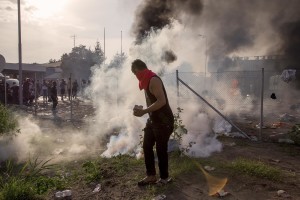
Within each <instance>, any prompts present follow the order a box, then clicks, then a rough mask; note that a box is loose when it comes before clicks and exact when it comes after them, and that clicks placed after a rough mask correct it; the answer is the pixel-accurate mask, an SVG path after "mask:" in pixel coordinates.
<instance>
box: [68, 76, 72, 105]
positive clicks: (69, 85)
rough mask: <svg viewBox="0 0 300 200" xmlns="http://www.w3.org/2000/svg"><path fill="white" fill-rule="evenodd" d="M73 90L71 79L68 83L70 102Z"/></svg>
mask: <svg viewBox="0 0 300 200" xmlns="http://www.w3.org/2000/svg"><path fill="white" fill-rule="evenodd" d="M71 89H72V83H71V78H69V81H68V83H67V90H68V97H69V101H70V100H71V92H72V91H71Z"/></svg>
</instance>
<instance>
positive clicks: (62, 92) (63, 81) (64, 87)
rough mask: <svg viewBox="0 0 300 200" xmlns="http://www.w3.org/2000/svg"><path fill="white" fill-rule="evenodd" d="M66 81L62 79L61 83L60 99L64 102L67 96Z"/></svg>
mask: <svg viewBox="0 0 300 200" xmlns="http://www.w3.org/2000/svg"><path fill="white" fill-rule="evenodd" d="M66 85H67V84H66V81H65V80H64V79H61V82H60V85H59V87H60V97H61V100H62V101H63V100H64V95H65V91H66Z"/></svg>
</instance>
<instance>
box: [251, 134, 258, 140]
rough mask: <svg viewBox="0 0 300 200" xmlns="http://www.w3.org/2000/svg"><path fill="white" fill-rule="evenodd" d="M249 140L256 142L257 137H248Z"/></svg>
mask: <svg viewBox="0 0 300 200" xmlns="http://www.w3.org/2000/svg"><path fill="white" fill-rule="evenodd" d="M250 139H251V140H252V141H258V139H257V137H256V136H254V135H252V136H250Z"/></svg>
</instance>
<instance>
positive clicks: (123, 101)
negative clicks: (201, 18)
mask: <svg viewBox="0 0 300 200" xmlns="http://www.w3.org/2000/svg"><path fill="white" fill-rule="evenodd" d="M185 33H186V34H185ZM191 36H193V38H194V39H195V40H198V39H199V38H198V36H197V35H195V34H194V35H193V34H191V32H190V31H189V30H185V28H184V27H183V26H182V25H180V24H179V23H177V22H174V23H173V25H172V26H171V27H167V28H165V29H162V30H160V31H155V32H154V31H153V32H152V33H151V34H150V36H149V37H148V38H147V39H145V41H144V42H143V43H142V44H141V45H138V46H133V47H132V48H131V51H130V55H129V58H128V60H127V63H125V65H124V66H123V67H122V68H121V69H108V68H106V67H105V66H101V67H100V66H98V67H95V68H94V72H93V78H92V85H91V88H90V90H91V94H92V98H93V102H94V106H95V107H96V110H97V111H96V118H95V119H96V121H95V123H94V124H93V125H92V126H91V130H92V132H97V134H99V135H102V136H103V138H107V136H110V137H109V139H107V145H106V148H107V149H106V150H105V151H104V153H103V154H102V156H106V157H111V156H115V155H118V154H136V156H137V157H139V156H140V155H141V152H139V150H140V146H139V143H140V135H142V134H143V132H142V129H143V127H144V126H145V121H146V119H147V117H148V116H147V115H145V116H143V117H142V118H137V117H135V116H133V115H132V108H133V106H134V105H135V104H137V105H143V106H144V107H145V106H146V105H145V99H144V94H143V91H139V89H138V80H137V79H136V77H135V76H134V75H133V74H132V73H131V62H132V61H133V60H135V59H137V58H139V59H141V60H143V61H145V63H146V64H147V65H148V67H149V69H151V70H152V71H154V72H155V73H162V74H170V73H174V71H175V70H176V69H177V68H178V66H179V65H180V64H182V63H183V62H187V60H186V59H189V58H191V59H189V61H191V62H189V63H190V64H191V66H193V67H195V69H197V68H199V65H197V64H195V63H197V58H198V56H195V55H194V54H191V51H192V50H191V49H192V48H191V46H193V45H190V43H192V38H191ZM186 38H189V40H187V41H186V42H185V39H186ZM174 41H176V42H174ZM177 41H178V42H177ZM188 43H189V44H188ZM186 46H189V47H190V48H183V47H186ZM196 46H197V45H196ZM169 49H172V50H173V51H174V52H175V54H176V55H177V56H178V60H177V61H175V62H174V63H171V64H166V63H164V62H163V61H162V60H161V55H162V54H163V52H164V51H166V50H169ZM192 57H193V59H192ZM193 62H195V63H193ZM202 67H204V65H203V66H202ZM162 78H163V79H164V78H165V77H162ZM174 82H175V81H174ZM165 86H166V88H167V94H168V98H169V101H170V105H171V107H172V110H173V112H174V113H175V112H176V107H177V102H176V99H177V97H176V86H175V84H173V85H172V84H171V85H170V84H166V83H165ZM194 103H195V104H194ZM199 105H200V104H197V102H193V103H191V102H186V103H185V104H181V105H180V107H182V108H183V109H184V112H183V114H182V118H183V123H184V125H186V127H187V128H188V130H189V131H188V135H186V136H185V137H184V139H183V144H182V145H183V146H184V145H187V144H188V143H189V141H196V142H197V143H196V144H195V145H193V147H192V149H191V150H192V152H193V155H194V156H198V157H199V156H209V155H210V154H211V153H212V152H215V151H220V150H221V148H222V145H221V143H220V142H219V141H218V140H217V139H216V137H215V136H214V135H211V128H210V125H209V124H210V123H209V118H208V115H207V114H205V113H200V112H199ZM115 130H117V131H115Z"/></svg>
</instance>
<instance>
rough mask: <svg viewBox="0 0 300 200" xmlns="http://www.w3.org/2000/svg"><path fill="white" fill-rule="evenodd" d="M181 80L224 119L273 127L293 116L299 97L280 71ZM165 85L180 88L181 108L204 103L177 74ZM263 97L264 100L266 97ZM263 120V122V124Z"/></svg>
mask: <svg viewBox="0 0 300 200" xmlns="http://www.w3.org/2000/svg"><path fill="white" fill-rule="evenodd" d="M178 77H179V78H180V79H181V80H183V81H184V82H185V83H186V84H187V85H188V86H190V87H191V88H192V89H193V90H194V91H195V92H197V93H198V94H199V95H201V96H202V97H203V98H204V99H206V100H207V101H208V102H209V103H210V104H211V105H213V106H214V107H215V108H217V109H218V110H220V111H221V112H222V113H223V114H224V115H226V116H228V117H230V118H231V119H234V120H238V121H244V122H245V121H248V122H252V123H253V125H254V126H255V125H258V126H257V127H259V126H260V125H259V124H260V123H262V124H263V125H271V124H272V123H275V122H278V121H279V120H280V115H283V114H285V113H289V112H292V111H291V105H293V104H295V103H297V99H298V95H297V94H298V93H297V91H295V89H294V83H293V82H290V83H286V82H284V81H282V80H281V74H280V73H279V72H278V71H266V70H264V72H262V70H260V71H223V72H211V73H209V74H206V76H205V74H204V73H196V72H178ZM163 80H164V82H165V84H166V85H167V87H168V86H172V88H177V104H178V105H179V106H180V105H181V104H182V103H186V102H188V103H190V104H191V103H197V104H202V105H203V107H207V105H205V103H204V102H203V101H201V100H200V99H199V98H197V97H196V95H195V94H193V92H192V91H191V90H190V89H188V88H187V87H186V86H184V85H183V84H178V83H177V82H178V80H177V77H176V73H171V74H165V75H164V77H163ZM262 95H263V96H262ZM261 118H262V119H263V121H262V120H261Z"/></svg>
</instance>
